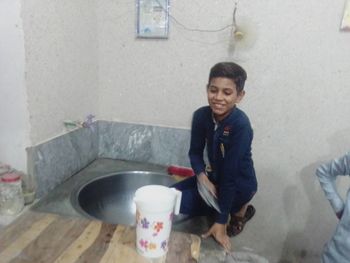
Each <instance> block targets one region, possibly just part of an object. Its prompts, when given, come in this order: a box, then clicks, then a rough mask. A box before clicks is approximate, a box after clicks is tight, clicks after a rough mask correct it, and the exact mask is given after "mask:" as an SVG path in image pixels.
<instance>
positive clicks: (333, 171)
mask: <svg viewBox="0 0 350 263" xmlns="http://www.w3.org/2000/svg"><path fill="white" fill-rule="evenodd" d="M349 168H350V153H347V154H346V155H344V156H342V157H340V158H337V159H334V160H332V161H331V162H329V163H326V164H323V165H321V166H320V167H318V168H317V170H316V175H317V177H318V180H319V181H320V184H321V187H322V189H323V191H324V193H325V195H326V197H327V199H328V200H329V202H330V203H331V206H332V208H333V210H334V212H335V213H338V212H340V211H342V210H343V209H344V201H343V199H342V198H341V197H340V195H339V193H338V190H337V187H336V178H337V176H338V175H343V176H344V175H349V174H350V171H349Z"/></svg>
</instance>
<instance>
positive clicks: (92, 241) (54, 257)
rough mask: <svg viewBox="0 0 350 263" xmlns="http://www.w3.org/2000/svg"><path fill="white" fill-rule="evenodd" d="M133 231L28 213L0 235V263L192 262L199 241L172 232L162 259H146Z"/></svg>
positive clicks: (198, 246) (133, 229)
mask: <svg viewBox="0 0 350 263" xmlns="http://www.w3.org/2000/svg"><path fill="white" fill-rule="evenodd" d="M135 240H136V231H135V228H133V227H129V226H123V225H112V224H106V223H102V222H100V221H90V220H85V219H80V218H72V217H63V216H59V215H54V214H47V213H37V212H32V211H28V212H26V213H24V214H23V215H22V216H21V217H19V218H18V219H17V220H16V221H15V222H14V223H12V224H11V225H9V226H8V227H7V228H5V229H4V230H3V231H2V232H1V233H0V261H1V263H9V262H11V263H20V262H21V263H22V262H23V263H24V262H26V263H29V262H30V263H33V262H35V263H40V262H42V263H50V262H54V263H73V262H75V263H80V262H89V263H90V262H91V263H95V262H96V263H114V262H128V263H144V262H152V263H155V262H156V263H158V262H167V263H168V262H169V263H172V262H176V263H180V262H181V263H182V262H196V261H197V260H198V257H199V249H200V238H199V237H198V236H196V235H192V234H187V233H181V232H174V231H173V232H172V233H171V236H170V242H169V251H168V253H167V255H166V257H163V258H159V259H156V260H155V259H153V260H150V259H147V258H144V257H142V256H140V255H139V254H138V253H137V252H136V248H135Z"/></svg>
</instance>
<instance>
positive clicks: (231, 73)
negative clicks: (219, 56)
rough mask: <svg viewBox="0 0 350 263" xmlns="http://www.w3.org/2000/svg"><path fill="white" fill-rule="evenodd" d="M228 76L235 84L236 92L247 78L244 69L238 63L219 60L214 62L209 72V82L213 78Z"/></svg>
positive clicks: (240, 89) (238, 91)
mask: <svg viewBox="0 0 350 263" xmlns="http://www.w3.org/2000/svg"><path fill="white" fill-rule="evenodd" d="M219 77H222V78H229V79H232V81H233V82H234V83H235V84H236V89H237V93H240V92H241V91H242V90H243V89H244V83H245V81H246V79H247V73H246V71H245V70H244V69H243V68H242V67H241V66H240V65H238V64H236V63H233V62H220V63H217V64H215V65H214V66H213V67H212V68H211V70H210V74H209V82H208V86H209V84H210V81H211V80H212V79H213V78H219Z"/></svg>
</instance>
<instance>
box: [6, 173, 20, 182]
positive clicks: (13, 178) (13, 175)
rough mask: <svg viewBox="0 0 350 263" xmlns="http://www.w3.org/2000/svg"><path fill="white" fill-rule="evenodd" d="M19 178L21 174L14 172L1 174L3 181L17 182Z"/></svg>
mask: <svg viewBox="0 0 350 263" xmlns="http://www.w3.org/2000/svg"><path fill="white" fill-rule="evenodd" d="M20 179H21V176H20V175H19V174H16V173H7V174H3V175H2V176H1V182H4V183H11V182H17V181H19V180H20Z"/></svg>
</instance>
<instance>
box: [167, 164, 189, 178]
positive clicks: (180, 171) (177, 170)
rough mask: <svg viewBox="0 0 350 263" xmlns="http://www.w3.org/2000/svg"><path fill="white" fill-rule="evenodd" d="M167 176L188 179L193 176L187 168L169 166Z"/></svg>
mask: <svg viewBox="0 0 350 263" xmlns="http://www.w3.org/2000/svg"><path fill="white" fill-rule="evenodd" d="M168 174H173V175H179V176H184V177H190V176H193V175H194V172H193V170H192V169H191V168H188V167H183V166H175V165H170V166H169V167H168Z"/></svg>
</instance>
